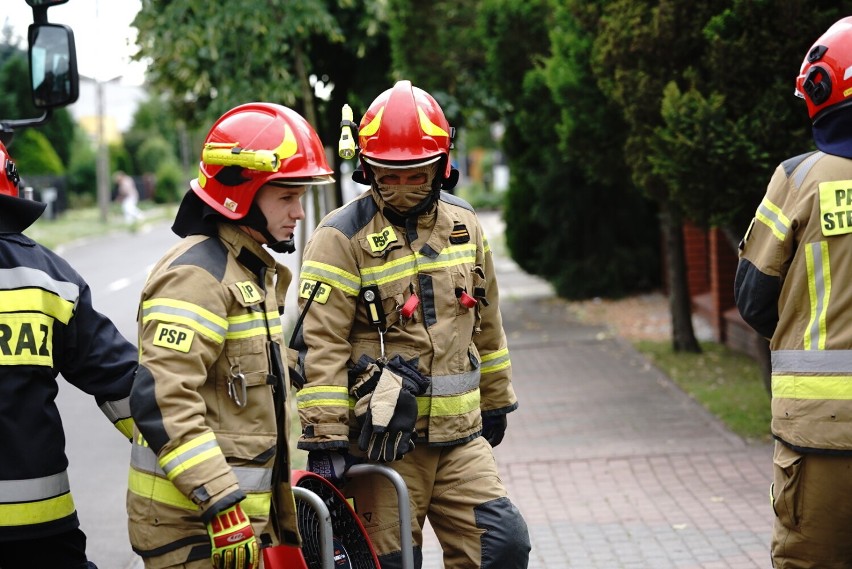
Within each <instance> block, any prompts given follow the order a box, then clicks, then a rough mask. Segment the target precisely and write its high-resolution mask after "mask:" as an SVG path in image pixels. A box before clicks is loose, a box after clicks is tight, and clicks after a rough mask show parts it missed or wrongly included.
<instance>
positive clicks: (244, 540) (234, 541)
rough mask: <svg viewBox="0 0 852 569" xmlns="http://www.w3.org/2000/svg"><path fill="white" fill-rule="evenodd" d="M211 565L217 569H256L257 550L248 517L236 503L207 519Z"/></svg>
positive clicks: (258, 559) (258, 562)
mask: <svg viewBox="0 0 852 569" xmlns="http://www.w3.org/2000/svg"><path fill="white" fill-rule="evenodd" d="M207 534H208V535H209V536H210V544H211V546H212V554H211V556H210V559H211V561H213V567H215V568H216V569H257V568H258V567H260V553H259V551H258V546H257V540H256V539H255V537H254V531H253V530H252V529H251V522H250V521H249V517H248V516H247V515H245V513H244V512H243V509H242V508H241V507H240V505H239V504H234V505H233V506H231V507H230V508H228V509H226V510H222V511H221V512H219V513H218V514H216V515H215V516H213V519H211V520H210V521H209V522H207Z"/></svg>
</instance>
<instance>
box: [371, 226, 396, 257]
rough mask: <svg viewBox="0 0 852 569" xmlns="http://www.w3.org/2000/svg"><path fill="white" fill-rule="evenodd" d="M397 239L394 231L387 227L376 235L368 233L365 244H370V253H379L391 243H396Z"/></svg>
mask: <svg viewBox="0 0 852 569" xmlns="http://www.w3.org/2000/svg"><path fill="white" fill-rule="evenodd" d="M397 241H399V239H398V238H397V236H396V231H394V230H393V227H392V226H390V225H388V226H387V227H385V228H383V229H382V230H381V231H379V232H378V233H370V234H369V235H367V243H369V244H370V251H372V252H373V253H381V252H382V251H384V250H385V249H387V248H388V246H389V245H391V244H392V243H396V242H397Z"/></svg>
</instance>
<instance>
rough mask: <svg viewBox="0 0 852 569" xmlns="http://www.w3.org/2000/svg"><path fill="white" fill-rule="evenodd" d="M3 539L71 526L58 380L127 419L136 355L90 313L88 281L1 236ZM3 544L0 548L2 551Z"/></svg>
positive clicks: (15, 236)
mask: <svg viewBox="0 0 852 569" xmlns="http://www.w3.org/2000/svg"><path fill="white" fill-rule="evenodd" d="M0 267H2V268H1V269H0V366H2V374H3V377H2V380H0V457H2V458H0V542H3V541H9V540H16V539H24V538H26V539H32V538H37V537H43V536H47V535H52V534H57V533H61V532H65V531H68V530H70V529H74V528H76V527H77V526H78V525H79V524H78V521H77V512H76V510H75V508H74V501H73V499H72V497H71V493H70V490H69V485H68V473H67V472H66V468H67V467H68V459H67V458H66V456H65V434H64V431H63V428H62V420H61V419H60V416H59V410H58V409H57V408H56V403H55V398H56V394H57V392H58V388H59V386H58V385H57V383H56V377H57V375H58V374H60V373H61V374H62V376H63V377H64V378H65V380H66V381H68V382H69V383H71V384H72V385H74V386H76V387H78V388H79V389H81V390H83V391H85V392H86V393H89V394H91V395H94V396H95V400H96V401H97V403H98V405H99V406H100V408H101V410H102V411H103V412H104V414H106V416H107V417H108V418H109V419H110V421H112V422H113V423H114V424H116V426H121V423H122V422H127V421H129V417H130V406H129V403H128V397H129V395H130V389H131V386H132V385H133V376H134V374H135V372H136V349H135V348H134V347H133V345H132V344H131V343H129V342H128V341H127V340H126V339H125V338H124V337H122V336H121V334H120V333H119V332H118V330H116V328H115V326H114V325H113V324H112V322H110V321H109V319H107V318H106V317H105V316H103V315H102V314H100V313H98V312H97V311H96V310H95V309H94V308H93V307H92V296H91V291H90V290H89V286H88V284H86V282H85V281H84V280H83V278H82V277H81V276H80V275H79V274H78V273H77V272H76V271H75V270H74V269H72V268H71V266H70V265H69V264H68V263H67V262H66V261H65V260H63V259H62V258H60V257H59V256H58V255H56V254H54V253H53V252H51V251H50V250H48V249H46V248H44V247H42V246H41V245H38V244H36V243H35V242H34V241H32V240H30V239H29V238H27V237H25V236H24V235H22V234H20V233H3V234H0ZM0 547H2V546H0Z"/></svg>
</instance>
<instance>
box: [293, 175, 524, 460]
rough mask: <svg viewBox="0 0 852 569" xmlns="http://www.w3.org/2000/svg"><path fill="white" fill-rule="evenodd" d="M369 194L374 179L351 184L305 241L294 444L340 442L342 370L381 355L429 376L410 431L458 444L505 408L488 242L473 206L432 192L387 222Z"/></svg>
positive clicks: (346, 412)
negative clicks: (429, 202) (301, 381)
mask: <svg viewBox="0 0 852 569" xmlns="http://www.w3.org/2000/svg"><path fill="white" fill-rule="evenodd" d="M381 203H382V202H381V197H380V196H379V195H378V192H376V190H375V189H371V190H370V191H368V192H365V193H363V194H362V195H361V196H359V197H358V198H356V199H355V200H353V201H352V202H350V203H349V204H347V205H345V206H344V207H342V208H340V209H338V210H336V211H334V212H332V213H330V214H329V215H328V216H326V218H325V219H324V220H323V221H322V223H321V224H320V226H319V227H318V228H317V229H316V231H315V232H314V233H313V236H312V237H311V240H310V242H309V243H308V245H307V247H306V248H305V254H304V260H303V264H302V271H301V275H300V278H301V283H300V290H299V304H300V309H301V310H304V307H305V305H306V303H307V301H308V299H309V298H310V296H311V294H312V293H314V289H315V288H316V293H315V294H314V298H313V300H312V302H311V306H310V307H309V309H308V310H307V312H305V318H304V327H303V331H302V337H303V339H302V342H303V344H302V346H301V349H302V351H303V362H302V365H303V372H304V376H305V380H306V384H305V386H304V387H303V388H302V389H301V390H300V391H299V392H298V394H297V401H298V408H299V414H300V417H301V421H302V426H303V432H302V436H301V438H300V439H299V444H298V446H299V448H302V449H305V450H315V449H316V450H318V449H336V448H348V441H349V436H350V430H352V435H353V436H354V437H355V439H356V440H357V433H358V429H359V426H358V425H357V424H356V421H355V417H354V413H351V412H350V410H351V409H354V405H355V402H356V401H355V399H356V398H355V396H354V394H353V393H352V392H351V388H352V387H353V384H354V382H356V381H358V377H357V374H352V375H355V376H356V377H352V378H350V377H349V376H350V374H349V370H350V369H351V368H353V367H355V365H356V363H357V362H359V360H361V361H374V360H378V359H379V358H381V357H382V355H383V354H384V356H386V357H387V358H388V359H390V358H391V357H393V356H395V355H400V356H402V357H403V359H405V360H409V361H411V360H414V361H416V362H417V367H418V370H419V371H420V372H421V373H422V374H423V375H424V376H426V377H429V378H430V379H431V389H430V393H428V394H427V395H425V396H422V397H418V401H417V402H418V420H417V425H416V430H417V434H418V440H419V441H425V442H428V443H429V444H430V445H457V444H461V443H464V442H466V441H469V440H471V439H472V438H474V437H477V436H479V434H480V432H481V430H482V421H481V414H493V415H501V414H506V413H509V412H510V411H513V410H514V409H516V408H517V399H516V398H515V393H514V390H513V388H512V383H511V363H510V360H509V350H508V347H507V343H506V336H505V333H504V331H503V324H502V318H501V316H500V311H499V308H498V301H499V298H498V291H497V282H496V279H495V275H494V264H493V261H492V257H491V250H490V248H489V246H488V243H487V241H486V239H485V236H484V235H483V232H482V228H481V226H480V224H479V221H478V219H477V217H476V214H475V213H474V211H473V209H472V208H471V207H470V205H468V204H467V203H466V202H464V201H463V200H461V199H459V198H457V197H454V196H452V195H449V194H444V193H442V194H441V197H440V199H439V200H438V201H437V203H436V206H435V209H433V210H432V212H431V213H430V214H426V215H421V216H419V217H409V218H407V219H404V220H403V219H402V218H399V217H398V216H396V222H397V224H394V223H393V222H392V221H391V220H390V219H389V217H388V215H390V216H391V217H395V216H393V215H392V213H386V211H383V209H382V208H381V206H380V205H379V204H381ZM317 283H319V286H318V287H317ZM373 295H375V298H377V299H378V302H377V303H369V302H367V300H369V299H370V298H372V297H373ZM414 295H416V297H417V298H416V299H415V298H412V297H413V296H414ZM468 296H469V297H473V298H475V299H476V300H477V302H476V303H475V305H474V306H472V307H469V306H468V305H469V304H470V300H469V299H468V298H467V297H468ZM415 303H417V304H416V306H415V307H414V309H413V311H412V312H411V316H410V317H406V316H405V314H408V312H409V309H410V308H411V307H412V305H414V304H415ZM466 304H468V305H466ZM377 317H378V318H377ZM378 320H381V323H380V324H378V325H374V324H373V323H372V322H377V321H378ZM380 329H381V330H382V331H383V334H381V335H380V333H379V331H380ZM362 358H364V359H362Z"/></svg>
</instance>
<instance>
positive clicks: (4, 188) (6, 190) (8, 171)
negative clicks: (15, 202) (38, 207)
mask: <svg viewBox="0 0 852 569" xmlns="http://www.w3.org/2000/svg"><path fill="white" fill-rule="evenodd" d="M0 167H2V168H3V171H2V172H0V194H4V195H7V196H12V197H15V198H16V197H18V183H19V182H20V181H21V178H20V176H19V175H18V168H17V167H16V166H15V163H14V162H12V157H11V156H9V151H8V150H6V145H5V144H3V143H2V142H0Z"/></svg>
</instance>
